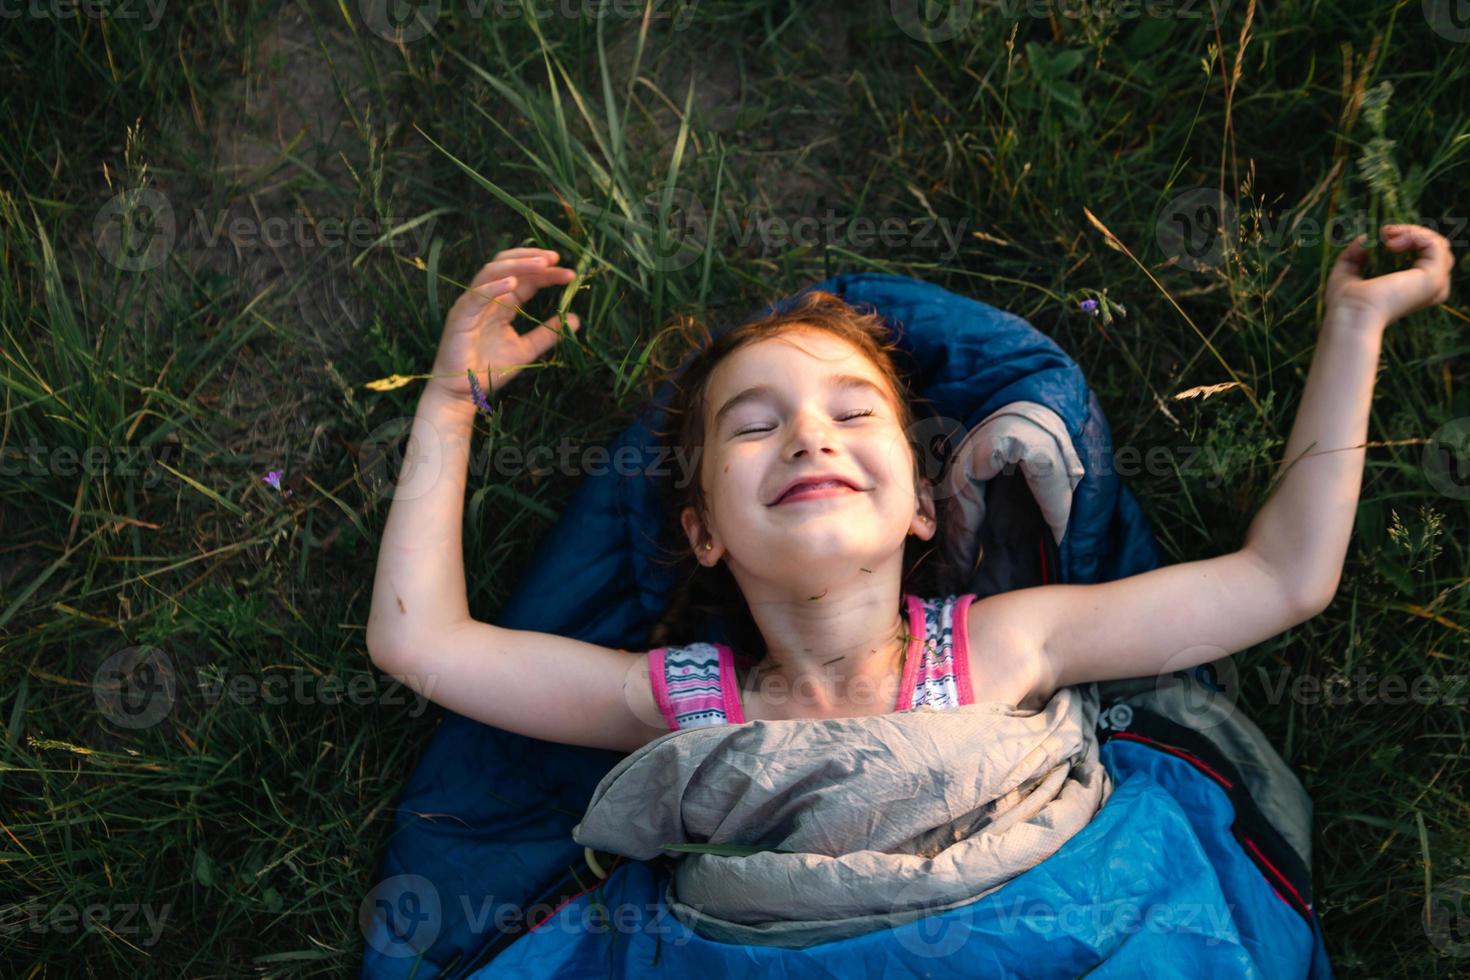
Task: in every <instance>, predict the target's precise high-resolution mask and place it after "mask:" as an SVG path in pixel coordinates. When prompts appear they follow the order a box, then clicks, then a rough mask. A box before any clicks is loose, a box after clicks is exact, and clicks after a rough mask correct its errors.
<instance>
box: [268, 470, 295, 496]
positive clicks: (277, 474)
mask: <svg viewBox="0 0 1470 980" xmlns="http://www.w3.org/2000/svg"><path fill="white" fill-rule="evenodd" d="M261 479H262V480H264V481H265V482H266V483H269V484H270V485H271V487H272V488H273V489H274V490H276V491H277V492H279V491H280V489H281V471H280V470H271V471H270V472H269V473H267V474H266V475H265V476H263V477H261ZM291 494H292V491H290V490H287V491H286V496H288V497H289V496H291Z"/></svg>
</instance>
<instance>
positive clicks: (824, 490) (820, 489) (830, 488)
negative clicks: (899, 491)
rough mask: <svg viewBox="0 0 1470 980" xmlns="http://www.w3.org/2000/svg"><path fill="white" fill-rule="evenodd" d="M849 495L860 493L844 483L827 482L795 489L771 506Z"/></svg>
mask: <svg viewBox="0 0 1470 980" xmlns="http://www.w3.org/2000/svg"><path fill="white" fill-rule="evenodd" d="M849 493H861V491H860V490H858V489H857V488H855V487H850V486H848V485H847V484H845V483H839V482H837V481H835V480H828V481H826V482H823V483H819V484H808V485H805V486H799V487H795V488H793V489H792V490H789V491H788V492H786V493H785V494H784V495H782V496H781V497H780V498H779V499H778V500H777V501H776V502H775V503H774V504H772V505H771V506H773V507H779V506H781V505H782V504H789V503H797V502H800V501H803V500H823V499H825V498H827V497H837V496H843V495H846V494H849Z"/></svg>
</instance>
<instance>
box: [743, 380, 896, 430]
mask: <svg viewBox="0 0 1470 980" xmlns="http://www.w3.org/2000/svg"><path fill="white" fill-rule="evenodd" d="M822 380H823V381H825V382H826V383H827V385H828V386H829V387H832V388H835V389H836V390H838V391H849V390H851V389H854V388H864V389H867V390H869V391H871V392H873V393H874V394H875V395H877V396H878V397H880V398H884V399H886V398H887V397H888V395H887V393H886V392H884V391H883V389H882V388H880V387H878V385H877V384H875V383H874V382H873V381H871V380H869V379H868V378H865V377H863V376H862V375H859V374H829V375H828V376H827V377H826V378H823V379H822ZM775 393H776V389H775V388H774V387H772V386H771V385H768V384H759V385H751V386H750V387H749V388H744V389H741V391H740V392H738V393H737V394H735V395H733V396H731V398H730V400H729V401H727V402H725V404H723V405H721V406H720V410H719V411H718V412H716V413H715V423H714V424H715V428H719V426H720V422H721V420H722V419H724V417H725V416H726V415H729V414H730V413H731V412H732V411H734V410H735V409H736V408H738V407H740V406H741V405H743V404H745V403H746V402H748V401H757V400H759V399H762V398H769V397H770V396H772V395H774V394H775Z"/></svg>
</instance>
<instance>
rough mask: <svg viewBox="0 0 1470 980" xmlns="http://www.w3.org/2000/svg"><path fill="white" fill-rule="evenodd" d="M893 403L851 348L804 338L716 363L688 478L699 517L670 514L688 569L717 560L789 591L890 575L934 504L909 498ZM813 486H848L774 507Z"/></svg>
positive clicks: (930, 530) (787, 338)
mask: <svg viewBox="0 0 1470 980" xmlns="http://www.w3.org/2000/svg"><path fill="white" fill-rule="evenodd" d="M894 397H896V396H895V395H893V394H891V393H890V389H889V386H888V383H887V381H886V379H885V378H884V376H883V375H882V374H881V373H880V372H879V370H878V368H877V366H876V365H874V364H873V363H872V362H871V361H869V360H868V358H867V357H866V356H864V355H863V354H862V353H861V352H860V351H859V350H858V349H857V348H855V347H853V346H852V345H851V344H849V343H847V342H846V341H844V340H842V339H841V338H838V337H835V336H833V335H831V334H827V333H824V332H821V331H817V330H813V329H804V328H797V329H795V330H792V331H789V332H787V333H785V334H782V335H780V336H778V337H772V338H769V339H767V340H762V341H760V342H758V343H755V344H752V345H750V346H748V347H743V348H741V349H740V350H738V351H736V352H735V353H734V354H731V355H730V356H729V357H727V358H726V359H725V360H724V361H722V362H721V364H720V366H719V367H718V368H716V370H715V372H714V375H713V376H712V377H711V378H710V384H709V388H708V399H707V401H706V407H705V420H704V421H705V440H704V452H703V455H702V458H701V459H700V468H699V479H700V480H701V481H702V484H701V485H702V487H703V490H704V494H705V501H706V504H707V506H708V508H709V513H708V514H705V515H698V514H696V513H695V511H694V508H692V507H686V508H685V509H684V512H683V514H682V515H681V519H682V521H683V525H684V530H685V533H686V534H688V536H689V542H690V545H691V547H692V548H693V549H694V552H695V555H696V557H697V558H698V559H699V561H700V562H701V563H702V564H705V565H713V564H714V563H715V562H717V561H719V560H720V559H721V557H722V556H727V557H728V558H729V559H730V563H731V570H732V572H734V573H735V574H736V577H737V579H742V578H743V576H742V573H748V574H750V575H752V576H755V577H756V578H758V579H764V580H767V581H772V582H785V583H788V584H790V585H791V586H792V587H798V586H800V587H806V586H808V585H810V584H811V583H813V582H818V583H820V582H824V581H830V582H838V581H841V580H843V579H847V578H849V577H851V578H857V577H858V576H860V575H863V573H862V572H861V571H859V569H867V570H869V572H870V573H871V572H874V571H876V570H877V569H878V566H879V565H885V571H888V570H890V569H888V568H887V567H886V564H885V563H888V562H893V563H894V565H895V567H899V566H901V564H902V558H903V543H904V539H905V537H906V536H907V535H908V534H909V533H910V532H913V533H914V534H917V535H919V536H920V537H921V538H923V539H925V540H927V539H929V538H930V537H932V536H933V534H934V506H933V500H932V497H931V495H930V488H929V487H928V485H927V484H926V485H924V486H923V487H921V488H920V493H921V496H920V497H918V498H916V496H915V487H914V458H913V455H912V453H913V451H912V449H911V448H910V446H909V444H908V441H907V438H906V433H905V432H904V431H903V428H902V425H901V422H900V416H899V414H898V411H897V407H896V406H895V404H894V402H893V400H892V399H893V398H894ZM820 476H832V477H836V478H838V479H841V480H844V481H847V482H849V483H850V484H851V487H852V488H851V489H848V488H843V489H839V490H836V491H835V492H831V491H824V492H821V493H818V494H815V495H811V496H805V497H797V498H794V499H792V498H787V499H784V500H778V498H780V497H781V495H782V492H783V491H785V490H786V488H787V487H788V486H789V485H790V484H791V483H792V481H794V480H799V479H806V478H808V477H820ZM926 518H927V520H926ZM706 543H708V544H710V545H711V547H710V548H708V549H706V548H705V544H706ZM834 576H835V578H834ZM741 584H742V586H744V585H746V584H748V583H747V582H746V581H742V582H741Z"/></svg>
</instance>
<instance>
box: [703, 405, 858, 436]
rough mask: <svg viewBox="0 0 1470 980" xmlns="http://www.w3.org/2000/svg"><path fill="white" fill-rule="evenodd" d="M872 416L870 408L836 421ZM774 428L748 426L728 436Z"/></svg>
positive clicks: (772, 427) (840, 417)
mask: <svg viewBox="0 0 1470 980" xmlns="http://www.w3.org/2000/svg"><path fill="white" fill-rule="evenodd" d="M872 414H873V410H872V409H871V408H861V409H858V410H856V411H852V412H846V413H844V414H842V415H839V416H838V417H837V421H839V422H848V421H851V420H852V419H855V418H861V417H863V416H865V415H872ZM774 428H775V426H774V425H768V426H766V427H765V428H758V427H756V426H751V425H748V426H746V427H745V428H743V429H737V430H736V431H734V432H732V433H730V434H731V435H732V436H743V435H745V434H746V433H747V432H770V431H771V430H772V429H774Z"/></svg>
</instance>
